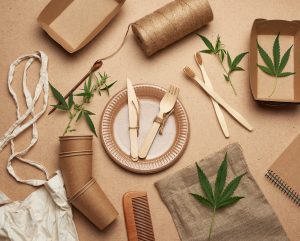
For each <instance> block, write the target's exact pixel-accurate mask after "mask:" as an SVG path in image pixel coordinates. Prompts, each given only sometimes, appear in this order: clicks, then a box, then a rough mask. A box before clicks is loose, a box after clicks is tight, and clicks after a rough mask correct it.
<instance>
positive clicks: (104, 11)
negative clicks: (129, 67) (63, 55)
mask: <svg viewBox="0 0 300 241" xmlns="http://www.w3.org/2000/svg"><path fill="white" fill-rule="evenodd" d="M124 2H125V0H88V1H86V0H52V1H51V2H50V3H49V4H48V5H47V6H46V7H45V8H44V10H43V11H42V12H41V14H40V15H39V16H38V19H37V21H38V23H39V24H40V25H41V27H42V28H43V29H44V30H45V31H46V32H47V33H48V34H49V35H50V36H51V37H52V38H53V39H54V40H55V41H56V42H57V43H59V44H60V45H61V46H62V47H63V48H64V49H65V50H67V51H68V52H70V53H73V52H76V51H77V50H79V49H81V48H82V47H84V46H85V45H86V44H87V43H89V42H90V41H91V40H92V39H93V38H94V37H95V36H96V35H97V34H98V33H99V32H100V31H101V30H102V29H103V28H104V27H105V26H106V25H107V24H108V23H109V22H110V21H111V20H112V19H113V17H114V16H115V15H116V14H117V13H118V12H119V11H120V9H121V6H122V5H123V3H124Z"/></svg>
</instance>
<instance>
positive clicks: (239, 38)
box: [0, 0, 300, 241]
mask: <svg viewBox="0 0 300 241" xmlns="http://www.w3.org/2000/svg"><path fill="white" fill-rule="evenodd" d="M48 2H49V0H40V1H34V0H28V1H18V3H16V2H15V1H9V0H3V1H0V14H1V21H0V36H1V38H0V53H1V58H0V80H1V81H0V117H1V118H0V133H1V134H3V133H4V132H5V131H6V130H7V128H8V127H9V126H10V124H11V123H12V122H13V121H15V112H13V111H12V110H15V107H14V103H13V101H12V100H11V97H10V96H9V94H8V90H7V83H6V78H7V71H8V66H9V64H10V63H11V62H12V61H13V60H14V59H15V58H16V57H18V56H20V55H21V54H25V53H31V52H33V51H35V50H37V49H41V50H43V51H45V52H46V53H47V54H48V56H49V69H48V70H49V80H50V82H51V83H53V85H54V86H55V87H57V88H58V89H59V90H60V91H61V92H63V93H64V94H65V93H67V92H68V90H69V89H71V88H72V86H73V85H74V84H75V83H76V82H77V81H78V80H79V79H80V78H81V77H82V76H83V75H84V74H85V73H86V71H87V70H88V69H89V68H90V66H91V65H92V64H93V63H94V61H95V60H96V59H98V58H100V57H102V56H103V55H106V54H107V53H109V52H111V51H112V50H113V49H115V47H116V45H117V43H121V36H123V34H124V33H125V31H126V29H127V26H128V23H130V22H134V21H136V20H137V19H140V18H141V17H143V16H145V15H146V14H148V13H150V12H153V11H155V10H156V9H157V8H160V7H162V6H163V5H165V4H167V3H168V2H169V0H152V1H140V0H130V1H126V3H125V4H124V5H123V7H122V11H121V12H120V14H118V15H117V16H116V18H114V20H113V21H112V22H111V23H110V24H109V26H107V27H106V28H105V29H104V30H103V31H102V32H101V33H100V34H99V35H98V36H97V37H96V38H94V39H93V41H91V42H90V43H89V44H88V45H87V46H85V47H84V48H83V49H81V50H80V51H78V52H77V53H75V54H74V55H69V54H68V53H66V51H65V50H64V49H62V48H61V47H60V46H59V45H58V44H57V43H56V42H55V41H53V40H52V39H51V38H50V37H49V36H48V35H47V34H46V33H45V32H44V31H43V30H42V29H41V28H40V27H39V26H38V24H37V22H36V18H37V16H38V15H39V14H40V12H41V11H42V10H43V8H44V7H45V6H46V5H47V4H48ZM209 2H210V5H211V7H212V9H213V11H214V20H213V21H212V22H211V23H210V24H209V25H208V26H207V27H204V28H203V29H201V31H200V33H201V34H203V35H205V36H207V37H209V38H210V39H215V38H216V37H217V35H218V34H220V36H221V37H222V39H223V42H224V43H225V44H226V46H227V47H228V49H229V50H230V51H231V52H232V54H233V55H237V54H238V53H241V52H243V51H248V50H249V44H250V43H249V40H250V39H249V38H250V32H251V28H252V24H253V21H254V19H256V18H266V19H288V20H294V19H300V12H299V11H296V9H300V2H299V1H298V0H289V1H271V2H270V1H267V0H243V1H235V0H227V1H224V0H210V1H209ZM203 48H205V46H204V45H203V43H202V41H201V40H200V39H199V37H197V36H196V35H189V36H188V37H186V38H184V39H182V40H180V41H179V42H177V43H175V44H173V45H171V46H170V47H168V48H166V49H164V50H163V51H160V52H159V53H157V54H156V55H154V56H153V57H151V58H147V57H145V55H144V53H143V51H142V50H141V49H140V47H139V46H138V45H137V43H136V41H135V39H134V36H133V34H132V33H130V34H129V36H128V40H127V42H126V43H125V46H124V48H123V49H122V50H121V51H120V52H119V53H118V55H117V56H116V57H115V58H113V59H110V60H108V61H106V62H104V65H103V67H102V68H101V71H105V72H107V73H108V75H109V76H111V80H112V81H113V80H118V82H117V83H116V84H115V85H114V86H113V87H112V88H111V91H110V92H111V96H112V95H114V94H115V93H117V92H118V91H120V90H122V89H124V88H126V78H127V77H129V78H130V79H131V80H132V81H133V82H134V83H135V84H142V83H149V84H156V85H159V86H162V87H164V88H168V87H169V85H170V84H173V85H176V86H178V87H179V88H180V95H179V99H180V100H181V101H182V103H183V105H184V107H185V108H186V110H187V113H188V116H189V120H190V127H191V136H190V140H189V143H188V146H187V149H186V151H185V153H184V154H183V156H182V157H181V159H180V160H179V161H178V162H177V163H176V164H175V165H174V166H172V167H171V168H170V169H168V170H166V171H164V172H162V173H158V174H154V175H150V176H140V175H136V174H131V173H129V172H127V171H125V170H123V169H121V168H120V167H118V166H117V165H115V164H114V163H113V162H112V161H111V160H110V158H109V157H108V155H107V154H106V153H105V151H104V149H103V147H102V145H101V143H100V140H99V139H98V140H97V139H96V138H95V137H94V143H93V144H94V145H93V151H94V152H93V176H94V177H95V179H96V180H97V182H98V183H99V185H100V186H101V188H102V189H103V191H104V193H105V194H106V195H107V196H108V198H109V200H110V201H111V202H112V203H113V204H114V206H115V207H116V209H117V211H118V212H119V213H120V216H119V218H118V219H117V220H116V222H114V223H113V224H112V225H111V226H110V227H109V228H108V229H106V230H105V231H104V232H101V231H99V230H98V229H97V228H95V227H94V226H93V225H91V223H90V222H89V221H88V220H87V219H86V218H85V217H84V216H83V215H82V214H80V213H79V212H78V211H76V209H74V218H75V224H76V226H77V231H78V234H79V238H80V240H84V241H94V240H97V241H116V240H120V241H121V240H122V241H123V240H126V238H127V235H126V230H125V223H124V219H123V218H122V212H123V211H122V201H121V200H122V196H123V194H124V193H125V192H127V191H132V190H141V191H147V193H148V198H149V203H150V205H151V207H150V208H151V216H152V221H153V229H154V232H155V237H156V239H157V240H163V241H165V240H172V241H180V238H179V236H178V233H177V230H176V228H175V225H174V223H173V220H172V218H171V215H170V213H169V211H168V209H167V208H166V207H165V205H164V204H163V202H162V201H161V199H160V197H159V195H158V193H157V190H156V188H155V187H154V185H153V183H154V182H156V181H158V180H160V179H162V178H164V177H166V176H167V175H170V174H172V173H175V172H176V171H178V170H180V169H182V168H183V167H186V166H188V165H190V164H193V163H194V162H195V161H199V160H200V159H201V158H202V157H204V156H206V155H208V154H210V153H213V152H216V151H218V150H220V149H221V148H222V147H224V146H226V145H227V144H230V143H234V142H239V143H240V145H241V146H242V147H243V151H244V155H245V158H246V161H247V165H248V166H249V170H250V171H251V173H252V175H253V177H254V179H255V181H256V182H257V183H258V185H259V187H260V188H261V190H262V192H263V193H264V195H265V196H266V198H267V200H268V201H269V202H270V204H271V206H272V208H273V210H274V212H275V213H276V214H277V216H278V218H279V221H280V222H281V224H282V226H283V228H284V229H285V231H286V232H287V235H288V237H289V238H290V240H291V241H298V240H300V229H299V220H300V212H299V207H297V206H295V205H294V204H293V203H292V202H291V201H290V200H288V199H287V198H286V197H285V195H282V193H281V192H278V190H277V188H276V187H273V185H271V184H270V183H269V182H268V180H266V178H265V177H264V174H265V172H266V170H267V169H268V168H269V167H270V166H271V164H272V163H273V162H274V161H275V160H276V159H277V157H278V156H279V155H280V153H282V151H283V150H284V149H285V148H286V146H287V145H288V144H289V143H290V142H291V141H292V140H293V139H294V138H295V137H296V136H297V134H298V133H300V125H299V119H300V109H298V108H296V107H290V108H285V109H280V108H277V109H270V108H264V107H261V106H259V105H257V104H256V103H255V102H254V101H253V99H252V94H251V91H250V86H249V75H248V74H249V73H248V72H247V71H246V72H236V73H234V74H233V75H232V80H233V83H234V85H235V87H236V89H237V92H238V96H234V94H233V93H232V89H231V87H230V86H229V85H228V84H227V83H226V82H225V80H224V78H223V72H222V68H221V67H220V66H219V64H218V62H217V60H216V59H215V58H214V56H208V55H203V61H204V62H203V63H204V64H205V68H206V70H207V73H208V75H209V77H210V79H211V81H212V83H213V86H214V88H215V90H216V91H218V93H220V94H221V95H222V97H223V98H224V99H225V100H226V101H227V102H228V103H229V104H230V105H231V106H232V107H234V108H235V109H236V110H238V111H239V112H241V114H243V115H244V116H245V117H246V118H247V120H249V122H251V124H253V126H254V128H255V130H254V132H253V133H248V132H247V131H245V130H244V128H242V127H241V126H240V125H239V124H237V123H236V121H234V120H233V119H232V118H231V117H230V116H229V115H227V114H226V113H224V116H225V118H226V121H227V125H228V127H229V131H230V134H231V137H230V139H228V140H226V139H225V138H224V136H223V134H222V131H221V130H220V127H219V124H218V122H217V120H216V116H215V113H214V110H213V107H212V104H211V100H210V99H209V98H208V97H207V95H206V94H204V93H203V92H202V90H200V89H199V88H198V87H197V86H196V85H194V84H193V83H192V82H191V81H190V80H187V79H186V78H185V77H184V76H183V74H182V68H183V67H184V66H186V65H190V66H191V67H193V68H194V69H195V70H197V66H196V64H195V61H194V58H193V55H194V53H195V52H196V51H198V50H201V49H203ZM241 65H242V67H243V68H245V69H247V68H248V60H247V57H246V58H245V60H243V61H242V63H241ZM34 67H36V68H34ZM38 68H39V66H38V64H36V66H33V69H31V71H30V72H29V76H28V77H29V78H35V79H37V77H38ZM197 74H199V75H200V72H197ZM21 77H22V72H21V71H18V70H17V72H16V78H21ZM29 82H30V81H29ZM33 82H34V81H33ZM17 83H21V82H20V81H18V82H17ZM16 87H17V86H16ZM18 88H19V89H20V92H19V93H18V94H19V95H18V96H20V101H23V100H22V93H21V86H19V87H18ZM14 89H16V88H14ZM109 98H110V97H108V96H107V95H106V94H105V93H104V94H103V95H102V96H101V97H98V96H95V99H94V100H93V101H92V103H91V104H90V105H89V106H88V109H89V110H91V111H92V112H94V113H96V115H95V116H92V119H93V120H94V124H95V127H96V130H97V131H98V129H99V123H100V116H101V114H102V110H103V109H104V106H105V105H106V103H107V101H108V99H109ZM49 101H50V103H51V104H55V103H56V102H55V100H54V98H53V97H52V94H50V100H49ZM24 103H25V102H24ZM22 110H24V109H22V108H21V112H22ZM48 110H50V107H49V108H48ZM67 122H68V118H67V116H66V115H65V114H62V113H61V112H59V111H57V112H54V113H53V114H52V115H50V116H47V115H44V116H43V117H42V118H41V120H40V121H39V123H38V129H39V142H38V143H37V145H36V148H34V150H33V151H31V152H30V153H28V155H27V157H28V158H31V159H33V160H35V161H39V162H40V163H42V164H43V165H45V166H46V167H47V169H48V170H49V171H50V172H51V171H52V172H54V171H55V170H57V168H58V163H59V160H58V153H59V140H58V137H59V136H60V135H62V133H63V131H64V128H65V126H66V125H67ZM76 129H77V131H76V135H77V134H78V135H80V134H90V133H91V132H90V131H89V130H88V126H87V125H86V123H85V122H84V121H83V120H81V121H79V122H78V124H77V126H76ZM30 134H31V130H28V131H27V132H26V133H24V135H22V136H21V137H20V141H18V142H17V143H16V149H17V150H18V149H19V148H21V146H23V145H25V144H27V141H28V138H29V136H30ZM73 134H75V133H73ZM21 139H22V141H21ZM8 155H9V149H8V148H5V149H4V151H3V152H2V153H1V154H0V190H1V191H3V192H5V193H6V194H7V195H8V196H9V197H10V198H11V199H13V200H23V199H24V198H26V197H27V196H28V195H29V194H30V193H31V192H32V191H34V188H31V187H28V186H26V185H22V184H18V183H16V182H15V180H13V179H12V178H11V177H10V176H9V175H8V174H7V172H6V170H5V166H6V160H7V157H8ZM13 165H14V166H15V168H16V171H17V172H18V174H19V175H20V176H22V177H24V178H34V177H40V178H43V176H42V174H40V173H39V172H38V171H36V170H34V169H32V168H28V167H24V166H23V165H21V164H20V163H14V164H13Z"/></svg>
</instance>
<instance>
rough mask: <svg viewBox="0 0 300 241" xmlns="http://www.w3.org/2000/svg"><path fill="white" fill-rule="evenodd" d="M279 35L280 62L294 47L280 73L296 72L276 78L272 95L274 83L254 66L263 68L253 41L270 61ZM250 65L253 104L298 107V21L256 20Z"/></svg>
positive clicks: (299, 63) (299, 68)
mask: <svg viewBox="0 0 300 241" xmlns="http://www.w3.org/2000/svg"><path fill="white" fill-rule="evenodd" d="M279 33H280V37H279V41H280V54H281V56H280V57H281V58H282V56H283V55H284V53H285V52H286V51H287V49H288V48H289V47H290V46H292V45H293V47H292V51H291V53H290V58H289V60H288V63H287V65H286V67H285V68H284V70H283V72H295V75H291V76H287V77H282V78H278V80H277V87H276V89H275V91H274V93H273V94H271V93H272V90H273V88H274V84H275V83H274V81H276V80H275V77H273V76H270V75H268V74H265V73H264V72H262V71H261V70H260V69H259V68H258V67H257V64H260V65H263V66H265V63H264V62H263V60H262V58H261V57H260V55H259V53H258V51H257V43H256V41H258V42H259V44H260V45H261V46H262V47H263V48H264V49H265V50H266V52H267V53H268V55H269V56H270V58H271V59H272V60H273V43H274V40H275V38H276V36H277V35H278V34H279ZM249 64H250V65H249V72H250V86H251V91H252V95H253V97H254V99H255V100H257V101H260V102H262V103H264V104H269V105H282V104H286V103H300V21H285V20H265V19H256V20H255V21H254V23H253V27H252V31H251V39H250V61H249Z"/></svg>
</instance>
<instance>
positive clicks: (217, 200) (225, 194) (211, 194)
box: [190, 153, 246, 240]
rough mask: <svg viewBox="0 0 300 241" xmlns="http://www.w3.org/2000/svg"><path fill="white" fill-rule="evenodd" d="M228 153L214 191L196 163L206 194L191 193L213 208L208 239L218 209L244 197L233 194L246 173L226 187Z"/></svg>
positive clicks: (203, 203)
mask: <svg viewBox="0 0 300 241" xmlns="http://www.w3.org/2000/svg"><path fill="white" fill-rule="evenodd" d="M227 159H228V156H227V153H226V154H225V157H224V160H223V162H222V164H221V165H220V167H219V169H218V174H217V177H216V180H215V185H214V191H213V189H212V185H211V184H210V183H209V181H208V178H207V177H206V175H205V173H204V172H203V170H202V169H201V168H200V167H199V165H198V164H197V163H196V167H197V172H198V177H199V183H200V186H201V189H202V191H203V192H204V194H205V197H204V196H201V195H198V194H195V193H190V194H191V195H192V196H193V197H194V198H195V200H197V201H198V202H199V203H201V204H202V205H204V206H206V207H208V208H210V209H212V210H213V213H212V218H211V224H210V228H209V234H208V240H210V238H211V234H212V230H213V226H214V222H215V216H216V211H217V210H218V209H220V208H224V207H227V206H229V205H232V204H234V203H236V202H238V201H239V200H240V199H242V198H244V197H240V196H232V195H233V194H234V192H235V190H236V189H237V187H238V185H239V183H240V181H241V179H242V177H243V176H244V175H245V174H246V173H244V174H242V175H240V176H237V177H235V178H234V179H233V180H232V181H231V182H230V183H229V184H228V185H227V187H225V183H226V178H227Z"/></svg>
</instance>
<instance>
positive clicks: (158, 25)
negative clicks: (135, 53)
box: [132, 0, 213, 56]
mask: <svg viewBox="0 0 300 241" xmlns="http://www.w3.org/2000/svg"><path fill="white" fill-rule="evenodd" d="M212 19H213V13H212V10H211V7H210V5H209V3H208V1H207V0H175V1H173V2H171V3H169V4H167V5H165V6H163V7H162V8H160V9H158V10H156V11H155V12H153V13H151V14H149V15H147V16H145V17H143V18H141V19H140V20H138V21H136V22H135V23H133V24H132V31H133V33H134V34H135V36H136V38H137V41H138V43H139V45H140V46H141V48H142V49H143V51H144V52H145V54H146V55H147V56H151V55H152V54H154V53H156V52H157V51H159V50H161V49H163V48H165V47H167V46H168V45H170V44H172V43H174V42H176V41H177V40H179V39H181V38H183V37H185V36H186V35H188V34H190V33H192V32H194V31H196V30H197V29H199V28H200V27H202V26H204V25H206V24H208V23H209V22H210V21H211V20H212Z"/></svg>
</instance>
